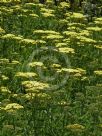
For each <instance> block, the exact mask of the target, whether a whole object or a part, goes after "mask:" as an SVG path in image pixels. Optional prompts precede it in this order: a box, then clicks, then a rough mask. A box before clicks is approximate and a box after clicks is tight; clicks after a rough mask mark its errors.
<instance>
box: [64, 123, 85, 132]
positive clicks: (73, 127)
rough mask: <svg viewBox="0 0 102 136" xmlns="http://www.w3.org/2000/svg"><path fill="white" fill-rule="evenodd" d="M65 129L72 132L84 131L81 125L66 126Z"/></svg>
mask: <svg viewBox="0 0 102 136" xmlns="http://www.w3.org/2000/svg"><path fill="white" fill-rule="evenodd" d="M65 128H66V129H69V130H71V131H73V132H81V131H83V130H85V127H84V126H83V125H80V124H71V125H67V126H66V127H65Z"/></svg>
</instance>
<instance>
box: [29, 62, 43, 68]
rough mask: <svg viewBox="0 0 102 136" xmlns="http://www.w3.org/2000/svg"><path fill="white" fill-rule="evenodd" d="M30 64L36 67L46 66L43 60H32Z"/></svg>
mask: <svg viewBox="0 0 102 136" xmlns="http://www.w3.org/2000/svg"><path fill="white" fill-rule="evenodd" d="M29 66H31V67H36V66H39V67H42V66H44V64H43V62H38V61H37V62H31V63H29Z"/></svg>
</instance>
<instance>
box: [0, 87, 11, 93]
mask: <svg viewBox="0 0 102 136" xmlns="http://www.w3.org/2000/svg"><path fill="white" fill-rule="evenodd" d="M0 92H1V93H3V94H9V93H11V91H10V90H9V89H8V88H7V87H5V86H1V87H0Z"/></svg>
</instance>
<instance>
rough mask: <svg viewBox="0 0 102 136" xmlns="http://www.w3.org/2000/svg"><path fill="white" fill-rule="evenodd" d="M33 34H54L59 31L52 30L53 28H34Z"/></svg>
mask: <svg viewBox="0 0 102 136" xmlns="http://www.w3.org/2000/svg"><path fill="white" fill-rule="evenodd" d="M33 33H34V34H54V35H59V34H60V33H59V32H56V31H53V30H34V31H33Z"/></svg>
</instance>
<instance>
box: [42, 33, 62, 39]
mask: <svg viewBox="0 0 102 136" xmlns="http://www.w3.org/2000/svg"><path fill="white" fill-rule="evenodd" d="M43 38H46V39H51V40H53V39H62V38H63V36H61V35H55V34H49V35H48V36H46V37H43Z"/></svg>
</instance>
